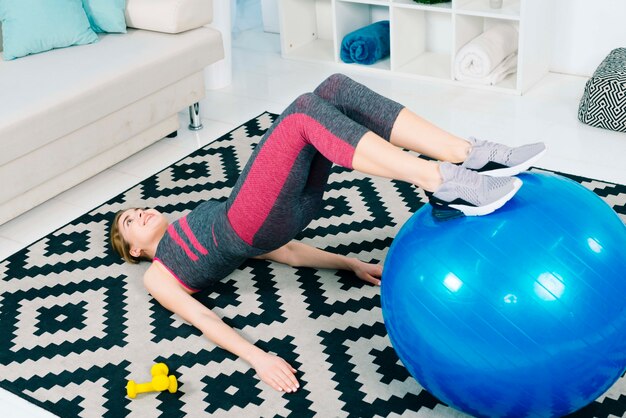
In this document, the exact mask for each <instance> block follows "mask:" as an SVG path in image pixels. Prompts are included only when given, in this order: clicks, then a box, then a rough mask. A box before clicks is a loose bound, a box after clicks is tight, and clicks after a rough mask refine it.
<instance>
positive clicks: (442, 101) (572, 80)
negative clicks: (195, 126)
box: [0, 29, 626, 417]
mask: <svg viewBox="0 0 626 418" xmlns="http://www.w3.org/2000/svg"><path fill="white" fill-rule="evenodd" d="M233 47H234V48H233V83H232V85H231V86H229V87H227V88H224V89H220V90H214V91H207V94H206V98H205V99H204V100H203V101H202V103H201V109H202V115H203V118H202V119H203V123H204V129H203V130H202V131H199V132H191V131H189V130H187V129H186V126H187V115H186V114H184V113H181V115H180V119H181V126H182V127H181V129H180V130H179V135H178V137H177V138H174V139H167V138H166V139H163V140H161V141H159V142H157V143H156V144H154V145H152V146H151V147H149V148H147V149H145V150H143V151H142V152H140V153H138V154H136V155H134V156H132V157H129V158H128V159H127V160H125V161H123V162H121V163H119V164H117V165H116V166H114V167H113V168H111V169H109V170H107V171H105V172H103V173H101V174H100V175H98V176H96V177H94V178H92V179H91V180H89V181H86V182H84V183H83V184H80V185H78V186H76V187H74V188H73V189H71V190H69V191H67V192H66V193H63V194H62V195H60V196H58V197H56V198H54V199H52V200H50V201H48V202H46V203H44V204H42V205H41V206H39V207H37V208H35V209H33V210H31V211H29V212H28V213H25V214H24V215H22V216H20V217H18V218H16V219H14V220H12V221H10V222H9V223H6V224H4V225H1V226H0V260H2V259H4V258H6V257H7V256H9V255H11V254H13V253H14V252H16V251H18V250H19V249H21V248H23V247H25V246H27V245H28V244H30V243H32V242H34V241H36V240H38V239H39V238H41V237H43V236H45V235H47V234H48V233H50V232H52V231H54V230H56V229H57V228H59V227H61V226H63V225H64V224H66V223H67V222H69V221H71V220H73V219H74V218H76V217H78V216H79V215H81V214H82V213H84V212H86V211H88V210H90V209H92V208H94V207H96V206H98V205H100V204H101V203H103V202H105V201H106V200H108V199H110V198H111V197H113V196H115V195H117V194H118V193H120V192H122V191H124V190H126V189H127V188H129V187H130V186H132V185H134V184H135V183H137V182H139V181H140V180H142V179H144V178H145V177H147V176H149V175H151V174H154V173H155V172H157V171H159V170H161V169H163V168H165V167H167V166H168V165H170V164H171V163H172V162H174V161H176V160H178V159H180V158H182V157H184V156H185V155H187V154H188V153H190V152H191V151H193V150H195V149H197V148H198V147H201V146H203V145H205V144H207V143H209V142H210V141H211V140H213V139H215V138H217V137H219V136H220V135H221V134H224V133H226V132H228V131H229V130H231V129H233V128H235V127H237V126H239V125H240V124H241V123H243V122H245V121H247V120H248V119H251V118H253V117H254V116H257V115H258V114H260V113H262V112H263V111H265V110H268V111H271V112H276V113H280V111H281V110H282V109H283V108H284V107H286V106H287V105H288V104H289V103H290V102H291V101H292V100H293V99H294V98H295V97H296V96H298V95H299V94H300V93H303V92H306V91H311V90H312V89H313V88H314V87H315V86H316V85H317V84H318V83H319V82H321V81H322V80H323V79H324V78H325V77H326V76H328V75H330V74H332V73H335V72H343V73H345V74H347V75H349V76H351V77H352V78H354V79H356V80H357V81H359V82H361V83H364V84H365V85H367V86H369V87H370V88H372V89H374V90H375V91H378V92H379V93H381V94H383V95H386V96H388V97H391V98H392V99H394V100H397V101H399V102H401V103H403V104H404V105H406V106H407V107H409V108H410V109H412V110H414V111H415V112H416V113H418V114H420V115H422V116H423V117H425V118H427V119H429V120H431V121H432V122H434V123H436V124H437V125H439V126H441V127H442V128H444V129H446V130H449V131H451V132H453V133H455V134H457V135H461V136H465V137H467V136H470V135H473V136H477V137H479V138H484V139H492V140H497V141H499V142H503V143H506V144H511V145H517V144H522V143H526V142H531V141H544V142H546V143H547V145H548V148H549V152H548V153H547V154H546V156H545V157H544V158H543V159H542V160H541V161H539V162H538V163H537V166H540V167H543V168H547V169H552V170H557V171H563V172H567V173H572V174H578V175H582V176H587V177H593V178H596V179H600V180H606V181H610V182H617V183H621V184H626V163H624V157H626V134H623V133H616V132H610V131H606V130H602V129H597V128H592V127H589V126H586V125H583V124H581V123H580V122H578V120H577V111H578V101H579V99H580V96H581V93H582V91H583V88H584V85H585V82H586V78H582V77H575V76H567V75H559V74H550V75H548V76H547V77H545V78H544V79H543V80H542V81H540V82H539V83H538V84H537V85H535V86H534V87H533V88H532V89H531V90H530V91H529V92H527V93H526V94H525V95H523V96H521V97H519V96H513V95H507V94H502V93H491V92H487V91H485V90H479V89H465V88H460V87H456V86H452V85H448V84H439V83H431V82H423V81H415V80H411V79H408V78H398V77H394V76H391V75H388V74H380V73H374V72H368V71H363V70H362V69H358V68H354V69H353V68H351V67H345V66H339V65H334V64H320V63H309V62H298V61H288V60H283V59H282V58H281V57H280V41H279V37H278V35H275V34H266V33H263V32H262V31H261V30H260V29H257V30H252V31H247V32H241V33H239V34H237V36H235V37H234V39H233ZM0 409H2V411H3V415H4V416H5V417H6V416H7V415H6V414H7V413H8V416H9V417H49V416H52V415H51V414H49V413H47V412H45V411H43V410H39V408H37V407H34V406H33V405H31V404H28V403H27V402H25V401H23V400H21V399H20V398H17V397H15V396H13V395H11V394H9V393H8V392H5V391H3V390H0Z"/></svg>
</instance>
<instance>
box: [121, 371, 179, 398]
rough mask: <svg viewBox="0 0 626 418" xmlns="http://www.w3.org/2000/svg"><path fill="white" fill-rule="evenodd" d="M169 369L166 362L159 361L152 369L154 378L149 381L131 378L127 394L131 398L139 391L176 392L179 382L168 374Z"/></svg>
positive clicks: (127, 386)
mask: <svg viewBox="0 0 626 418" xmlns="http://www.w3.org/2000/svg"><path fill="white" fill-rule="evenodd" d="M168 373H169V369H168V368H167V366H166V365H165V363H157V364H155V365H154V366H152V368H151V369H150V374H152V380H151V381H150V382H147V383H135V381H134V380H129V381H128V383H127V384H126V394H127V395H128V397H129V398H135V397H136V396H137V394H138V393H146V392H162V391H164V390H168V391H169V392H170V393H176V391H177V390H178V382H177V381H176V377H174V376H168V375H167V374H168Z"/></svg>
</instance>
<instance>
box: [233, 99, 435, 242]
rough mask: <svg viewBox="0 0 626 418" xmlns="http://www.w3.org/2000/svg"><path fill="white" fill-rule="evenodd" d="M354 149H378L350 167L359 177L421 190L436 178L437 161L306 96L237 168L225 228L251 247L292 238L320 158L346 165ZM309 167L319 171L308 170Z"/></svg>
mask: <svg viewBox="0 0 626 418" xmlns="http://www.w3.org/2000/svg"><path fill="white" fill-rule="evenodd" d="M364 139H365V143H366V145H365V146H363V145H362V143H363V140H364ZM370 144H373V145H370ZM356 152H358V153H359V155H363V156H364V158H365V157H367V158H366V160H367V161H369V160H373V159H374V157H373V156H372V154H373V153H374V154H378V161H376V162H375V163H374V162H373V161H372V163H371V164H367V163H364V164H360V163H359V164H360V165H359V166H358V169H359V170H361V171H363V172H364V173H366V174H372V175H377V176H383V177H388V178H393V179H398V180H403V181H407V182H410V183H413V184H415V185H418V186H420V187H424V188H425V189H426V190H434V189H435V188H436V185H437V183H438V182H440V181H441V180H440V176H439V171H438V165H437V163H435V162H431V161H425V160H423V159H420V158H418V157H416V156H414V155H411V154H410V153H408V152H406V151H403V150H401V149H400V148H398V147H396V146H394V145H391V144H390V143H389V142H387V141H385V140H384V139H383V138H381V137H380V136H378V135H376V134H374V133H373V132H371V131H370V130H368V129H367V128H366V127H364V126H362V125H360V124H358V123H357V122H355V121H354V120H352V119H350V118H349V117H347V116H346V115H344V114H343V113H341V112H340V111H339V110H338V109H337V108H336V107H335V106H333V105H332V104H330V103H329V102H327V101H325V100H323V99H322V98H320V97H319V96H317V95H315V94H313V93H307V94H303V95H301V96H300V97H298V98H297V99H296V100H295V101H294V102H293V103H292V104H291V105H290V106H289V107H288V108H287V109H286V110H285V111H284V112H283V113H282V114H281V115H280V116H279V117H278V119H276V121H275V122H274V124H273V125H272V126H271V127H270V129H269V130H268V131H267V132H266V134H265V136H264V137H263V139H262V140H261V141H260V142H259V145H258V146H257V147H256V148H255V150H254V152H253V154H252V156H251V157H250V160H249V161H248V163H247V165H246V167H244V169H243V171H242V174H241V176H240V177H239V179H238V180H237V183H236V184H235V186H234V188H233V191H232V193H231V196H230V197H229V200H228V202H227V214H228V218H229V220H230V223H231V225H232V226H233V228H234V229H235V231H236V232H237V234H238V235H239V236H240V237H241V238H242V239H243V240H244V241H245V242H247V243H248V244H250V245H253V246H255V247H259V248H264V249H265V248H270V246H271V245H274V244H276V243H279V242H283V241H285V240H288V239H290V238H293V236H294V235H295V234H297V233H298V232H300V230H301V229H302V227H303V224H306V223H307V222H308V221H310V219H309V215H310V213H309V212H310V211H303V208H302V207H301V203H302V202H303V200H302V198H303V196H304V195H305V194H307V193H309V192H310V191H312V190H313V191H314V190H316V189H320V181H319V179H322V180H324V181H325V179H326V178H327V173H328V171H325V172H321V171H324V170H329V169H330V165H331V164H330V163H329V162H325V161H330V162H333V163H335V164H338V165H341V166H343V167H347V168H350V169H352V168H354V165H353V163H354V161H355V153H356ZM319 154H321V155H322V156H323V157H324V159H320V158H319V157H318V155H319ZM370 156H372V157H370ZM356 161H360V159H357V160H356ZM316 167H321V168H324V170H321V169H320V170H317V169H316V170H313V171H312V168H316ZM318 171H319V172H318ZM311 186H313V188H311ZM319 197H320V199H321V194H319ZM307 200H308V201H310V199H307ZM305 212H306V213H305Z"/></svg>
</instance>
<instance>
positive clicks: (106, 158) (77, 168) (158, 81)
mask: <svg viewBox="0 0 626 418" xmlns="http://www.w3.org/2000/svg"><path fill="white" fill-rule="evenodd" d="M212 7H213V5H212V0H127V8H126V22H127V25H128V26H129V29H128V33H126V34H100V35H99V37H100V39H99V41H98V42H96V43H94V44H90V45H83V46H74V47H70V48H63V49H56V50H52V51H49V52H44V53H41V54H36V55H30V56H27V57H23V58H19V59H16V60H13V61H4V60H1V61H0V224H2V223H5V222H6V221H8V220H10V219H12V218H14V217H16V216H18V215H19V214H21V213H23V212H25V211H27V210H29V209H31V208H33V207H34V206H36V205H38V204H40V203H42V202H43V201H45V200H47V199H50V198H51V197H54V196H55V195H57V194H59V193H61V192H62V191H64V190H67V189H69V188H71V187H72V186H74V185H76V184H78V183H80V182H82V181H84V180H85V179H87V178H89V177H91V176H93V175H95V174H96V173H98V172H100V171H102V170H104V169H106V168H108V167H110V166H112V165H114V164H115V163H117V162H119V161H121V160H123V159H124V158H126V157H128V156H129V155H131V154H133V153H135V152H137V151H139V150H141V149H142V148H144V147H146V146H147V145H149V144H151V143H153V142H155V141H157V140H159V139H161V138H163V137H164V136H166V135H168V134H171V133H173V132H175V131H177V130H178V128H179V122H178V116H177V114H178V113H179V112H180V111H182V110H185V109H186V108H187V107H189V109H190V118H191V125H192V127H195V128H196V129H198V128H200V127H201V126H200V123H199V121H200V118H199V108H198V105H197V103H198V102H199V100H200V99H202V98H203V97H204V93H205V87H204V77H203V69H204V68H205V67H206V66H208V65H209V64H212V63H214V62H217V61H219V60H221V59H222V58H223V57H224V49H223V41H222V37H221V34H220V32H219V31H217V30H215V29H212V28H210V27H205V26H204V25H206V24H208V23H210V22H211V20H212V10H213V9H212ZM131 28H135V29H131ZM0 45H1V43H0Z"/></svg>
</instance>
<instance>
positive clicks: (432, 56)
mask: <svg viewBox="0 0 626 418" xmlns="http://www.w3.org/2000/svg"><path fill="white" fill-rule="evenodd" d="M279 16H280V24H281V29H280V35H281V52H282V55H283V57H285V58H293V59H299V60H308V61H321V62H327V63H335V64H337V65H338V66H340V67H343V68H350V69H358V70H359V71H360V70H362V71H373V72H379V73H388V74H396V75H398V76H403V77H414V78H422V79H425V80H429V81H433V82H440V83H450V84H454V85H459V86H466V87H473V88H480V89H486V90H490V91H498V92H506V93H514V94H523V93H524V92H525V91H527V90H528V89H529V88H530V86H531V85H533V84H534V83H536V82H537V81H538V80H539V79H541V77H543V76H544V75H545V74H547V73H548V71H549V65H550V45H549V43H546V42H545V39H546V35H547V32H548V31H549V30H550V27H551V26H550V19H551V16H552V11H551V5H550V2H548V1H546V0H503V5H502V8H500V9H492V8H491V7H490V6H489V0H452V1H451V2H446V3H437V4H432V5H430V4H422V3H417V2H415V1H413V0H281V1H280V2H279ZM381 20H389V24H390V45H389V47H390V56H389V57H388V58H385V59H383V60H380V61H379V62H376V63H374V64H373V65H361V64H347V63H344V62H342V61H341V59H340V51H341V44H342V41H343V39H344V37H345V36H346V35H347V34H348V33H350V32H353V31H355V30H357V29H360V28H362V27H364V26H367V25H369V24H371V23H374V22H378V21H381ZM522 22H523V23H522ZM501 23H506V24H510V25H512V26H514V27H515V28H516V29H517V31H518V32H517V35H518V36H517V37H518V39H517V41H515V40H513V39H508V40H506V41H505V42H511V43H512V45H513V46H514V47H515V48H512V49H511V51H513V50H514V49H517V53H518V61H517V68H516V70H517V71H516V72H515V73H514V74H511V75H509V76H508V77H507V78H505V79H504V80H503V81H501V82H500V83H498V84H497V85H495V86H491V85H482V84H478V83H472V82H469V81H459V80H456V79H455V77H454V61H455V58H456V56H457V54H458V52H459V51H460V49H461V48H462V47H463V46H464V45H466V44H467V43H468V42H470V41H471V40H472V39H474V38H476V37H477V36H479V35H480V34H481V33H483V32H485V31H486V30H488V29H489V28H491V27H493V26H494V25H497V24H501ZM506 36H510V37H513V36H515V35H514V34H513V33H507V34H506ZM507 52H508V51H507Z"/></svg>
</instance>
